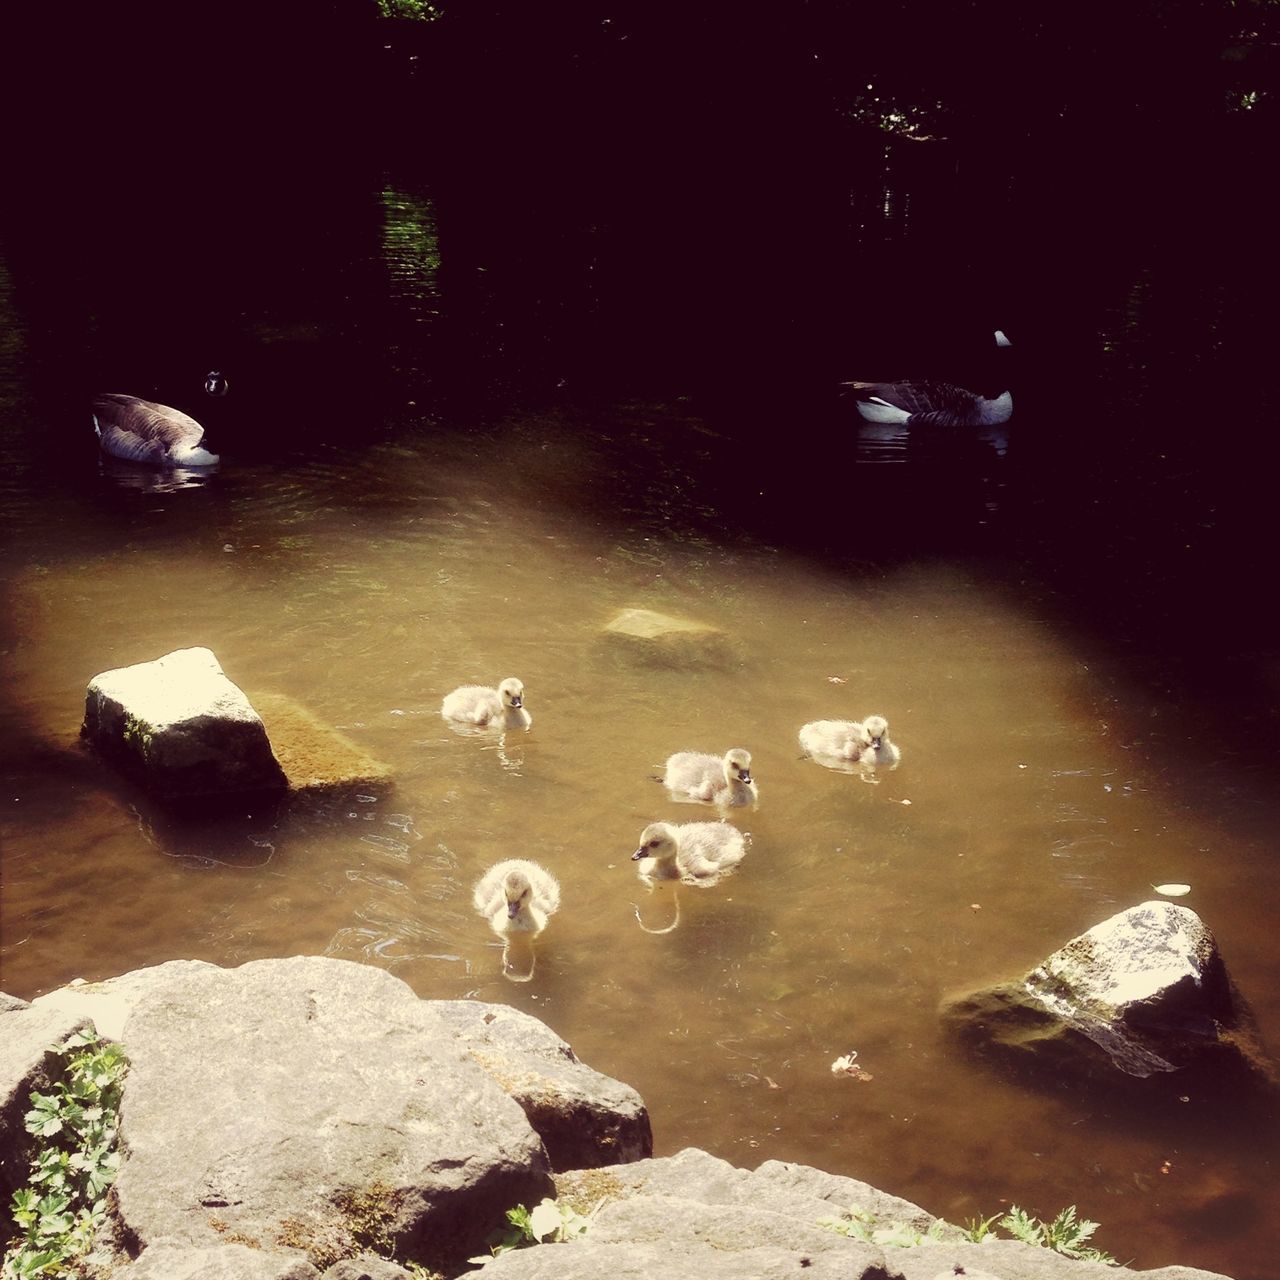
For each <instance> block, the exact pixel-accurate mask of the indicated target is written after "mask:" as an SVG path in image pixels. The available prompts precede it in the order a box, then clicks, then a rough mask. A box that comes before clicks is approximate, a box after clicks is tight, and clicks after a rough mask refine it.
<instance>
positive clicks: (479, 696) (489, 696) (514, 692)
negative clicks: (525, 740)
mask: <svg viewBox="0 0 1280 1280" xmlns="http://www.w3.org/2000/svg"><path fill="white" fill-rule="evenodd" d="M440 714H441V715H442V716H443V717H444V718H445V719H446V720H457V721H458V722H460V723H461V724H474V725H489V724H493V723H495V722H497V723H499V724H502V725H504V726H505V727H506V728H508V729H519V728H525V729H527V728H528V727H529V726H530V725H531V724H532V723H533V717H532V716H531V715H530V714H529V711H528V708H527V707H526V706H525V705H524V685H523V684H521V683H520V681H519V680H517V679H516V678H515V676H509V677H508V678H507V679H506V680H504V681H503V682H502V683H501V684H500V685H499V686H498V687H497V688H496V689H490V688H487V687H486V686H484V685H478V684H467V685H463V686H462V687H461V688H460V689H455V690H454V691H453V692H452V693H451V694H449V695H447V696H446V698H445V700H444V701H443V702H442V703H441V704H440Z"/></svg>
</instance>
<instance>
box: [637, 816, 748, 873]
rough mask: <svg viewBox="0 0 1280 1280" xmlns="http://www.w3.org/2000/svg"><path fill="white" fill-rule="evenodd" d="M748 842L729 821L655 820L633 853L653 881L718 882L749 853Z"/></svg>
mask: <svg viewBox="0 0 1280 1280" xmlns="http://www.w3.org/2000/svg"><path fill="white" fill-rule="evenodd" d="M746 852H747V842H746V839H745V838H744V837H743V834H742V832H741V831H739V830H738V829H737V827H731V826H730V825H729V824H728V823H727V822H685V823H681V824H680V825H678V826H676V825H673V824H672V823H670V822H651V823H650V824H649V825H648V826H647V827H645V829H644V830H643V831H642V832H641V833H640V847H639V848H638V849H637V850H636V851H635V853H633V854H632V855H631V860H632V862H638V863H639V864H640V866H639V867H638V868H637V870H638V871H639V873H640V875H641V876H643V877H645V878H646V879H649V880H683V881H684V882H685V883H686V884H701V885H710V884H714V883H715V882H716V881H717V880H718V879H719V878H720V877H721V876H723V875H725V874H727V873H728V872H730V871H732V870H733V868H734V867H736V866H737V865H738V863H739V862H741V861H742V859H743V858H744V857H745V856H746Z"/></svg>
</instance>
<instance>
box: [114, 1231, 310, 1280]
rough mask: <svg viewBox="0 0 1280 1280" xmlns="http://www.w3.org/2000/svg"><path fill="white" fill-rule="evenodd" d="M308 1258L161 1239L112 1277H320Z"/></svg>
mask: <svg viewBox="0 0 1280 1280" xmlns="http://www.w3.org/2000/svg"><path fill="white" fill-rule="evenodd" d="M319 1276H320V1272H318V1271H317V1270H316V1269H315V1267H313V1266H312V1265H311V1264H310V1263H309V1262H307V1261H306V1259H305V1258H298V1257H286V1256H284V1255H282V1254H279V1253H264V1252H263V1251H262V1250H261V1249H251V1248H249V1246H248V1245H243V1244H221V1245H206V1246H203V1247H202V1246H195V1245H189V1244H176V1243H174V1242H173V1241H170V1240H160V1241H157V1242H156V1243H155V1244H153V1245H152V1246H151V1248H149V1249H148V1250H146V1252H145V1253H143V1254H142V1256H141V1257H139V1258H138V1259H136V1260H135V1261H134V1262H130V1263H129V1264H127V1265H126V1266H124V1267H122V1268H121V1269H120V1270H118V1271H114V1272H112V1273H111V1280H318V1278H319Z"/></svg>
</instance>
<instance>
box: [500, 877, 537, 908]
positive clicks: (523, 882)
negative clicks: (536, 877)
mask: <svg viewBox="0 0 1280 1280" xmlns="http://www.w3.org/2000/svg"><path fill="white" fill-rule="evenodd" d="M502 892H503V893H504V894H506V897H507V919H508V920H514V919H515V918H516V916H518V915H519V914H520V909H521V907H523V906H525V905H526V904H527V903H529V902H530V901H531V900H532V899H533V885H532V884H530V883H529V877H528V876H527V875H525V873H524V872H523V871H509V872H507V878H506V879H505V880H503V882H502Z"/></svg>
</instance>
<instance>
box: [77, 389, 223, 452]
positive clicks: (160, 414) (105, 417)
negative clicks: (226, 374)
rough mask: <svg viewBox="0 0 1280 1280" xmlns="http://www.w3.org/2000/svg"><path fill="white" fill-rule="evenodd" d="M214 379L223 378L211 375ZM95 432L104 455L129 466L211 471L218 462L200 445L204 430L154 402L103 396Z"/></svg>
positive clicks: (96, 401) (96, 407)
mask: <svg viewBox="0 0 1280 1280" xmlns="http://www.w3.org/2000/svg"><path fill="white" fill-rule="evenodd" d="M215 377H216V378H219V379H221V378H222V375H221V374H210V375H209V378H210V379H211V380H212V379H213V378H215ZM207 387H208V383H206V389H207ZM93 429H94V432H95V433H96V434H97V437H98V444H99V446H100V447H101V449H102V451H103V452H104V453H109V454H110V455H111V456H112V457H113V458H122V459H123V460H124V461H126V462H142V463H145V464H147V465H148V466H152V467H211V466H213V465H214V464H215V463H216V462H217V461H218V455H217V454H216V453H210V452H209V451H208V450H207V449H205V448H204V447H203V446H202V445H201V443H200V442H201V441H202V440H203V439H204V428H203V427H202V426H201V425H200V424H199V423H198V422H197V421H196V420H195V419H194V418H192V417H190V416H189V415H188V414H185V413H183V412H182V411H181V410H179V409H171V408H170V407H169V406H168V405H167V404H156V403H155V402H154V401H153V400H140V399H139V398H138V397H137V396H126V395H119V394H117V393H114V392H104V393H103V394H101V395H99V396H97V397H95V399H94V401H93Z"/></svg>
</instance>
